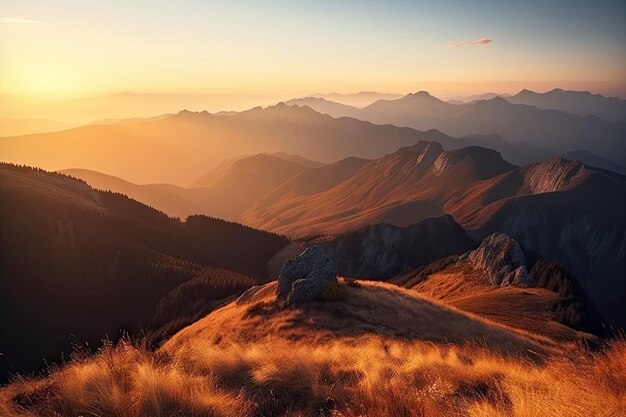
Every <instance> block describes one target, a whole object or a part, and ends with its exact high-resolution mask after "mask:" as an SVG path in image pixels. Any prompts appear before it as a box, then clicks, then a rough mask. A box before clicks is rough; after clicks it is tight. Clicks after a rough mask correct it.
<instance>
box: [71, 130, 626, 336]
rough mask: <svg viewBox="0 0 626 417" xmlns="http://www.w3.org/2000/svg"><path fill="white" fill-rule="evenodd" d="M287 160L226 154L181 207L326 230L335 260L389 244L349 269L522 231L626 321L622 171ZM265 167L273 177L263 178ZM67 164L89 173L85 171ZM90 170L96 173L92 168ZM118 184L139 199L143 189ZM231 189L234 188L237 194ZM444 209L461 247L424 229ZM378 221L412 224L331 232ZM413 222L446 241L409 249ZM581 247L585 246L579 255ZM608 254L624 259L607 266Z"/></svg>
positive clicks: (446, 161)
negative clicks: (624, 311)
mask: <svg viewBox="0 0 626 417" xmlns="http://www.w3.org/2000/svg"><path fill="white" fill-rule="evenodd" d="M287 162H288V163H287V164H286V161H284V160H281V159H280V158H278V157H272V156H268V155H256V156H250V157H245V158H241V159H239V160H238V161H237V162H235V163H231V162H229V163H230V169H229V170H227V171H225V172H226V173H224V172H223V171H221V168H220V169H218V172H221V174H219V175H215V176H214V177H215V179H214V182H213V183H212V185H211V186H209V187H194V188H189V189H183V188H178V189H177V193H178V195H179V198H181V199H182V200H186V201H195V202H196V203H195V205H193V204H188V205H187V206H186V207H185V206H184V204H183V205H182V207H183V210H184V213H182V214H185V215H186V214H192V210H194V209H195V210H202V211H200V213H203V214H207V215H213V216H216V215H220V214H223V213H231V214H230V216H226V218H228V219H231V220H235V221H239V222H243V223H245V224H248V225H250V226H253V227H257V228H260V229H264V230H270V231H273V232H277V233H284V234H288V235H290V236H292V237H296V238H298V239H305V240H308V239H312V238H316V237H318V236H328V237H331V238H332V239H331V240H332V241H333V242H335V243H333V245H332V246H333V248H334V249H332V250H331V253H336V255H337V256H338V259H342V256H343V255H341V254H342V253H343V252H342V251H341V249H339V248H340V247H341V245H342V244H341V243H340V242H341V241H342V240H341V239H348V240H347V242H350V241H355V240H356V241H357V242H362V243H361V244H362V245H366V246H367V247H370V246H371V247H372V248H375V247H381V248H387V249H386V251H387V252H386V253H388V254H389V255H382V254H378V255H377V256H375V257H373V259H379V260H380V262H381V265H380V266H379V267H378V268H373V267H371V266H367V265H369V262H371V261H370V258H369V257H368V256H366V255H365V254H367V253H369V252H368V251H367V250H365V249H364V247H363V246H359V245H361V244H359V245H357V246H358V247H360V248H361V249H360V250H358V251H349V253H351V254H352V257H351V258H350V257H348V258H346V260H345V262H346V264H345V265H352V264H353V263H354V262H357V264H358V265H360V266H359V267H358V268H357V267H349V268H348V267H347V268H348V269H346V270H345V271H344V272H350V273H352V274H356V273H359V276H372V277H373V276H376V277H379V278H381V277H393V276H395V275H397V274H402V273H406V272H408V271H409V270H410V269H411V268H416V267H419V266H423V265H424V264H426V263H428V262H430V261H434V260H436V259H437V258H439V257H445V256H448V255H453V254H458V251H459V250H460V249H463V248H467V246H468V245H469V243H466V244H465V246H463V245H461V246H458V245H460V244H461V242H463V241H464V239H465V241H466V242H469V241H471V242H473V244H476V242H477V239H481V238H482V237H484V236H487V235H489V234H491V233H494V232H504V233H507V234H508V235H510V236H512V237H513V238H515V239H516V240H518V241H519V242H520V244H521V245H522V246H523V247H524V248H525V250H527V251H529V253H530V255H529V256H531V257H532V256H537V257H541V258H543V259H547V260H555V261H558V262H559V264H561V265H562V266H563V267H565V268H566V269H567V270H568V271H570V272H571V273H572V275H573V276H575V277H576V279H577V280H578V282H579V284H580V286H581V287H582V288H583V289H584V291H585V293H587V294H588V296H589V299H590V300H591V303H593V305H594V308H597V310H598V311H599V314H600V315H601V316H602V317H603V320H605V322H606V323H610V324H612V325H615V326H623V325H624V323H623V321H622V318H620V315H619V314H618V312H619V305H620V303H621V301H620V300H622V299H623V298H624V294H625V291H626V288H624V286H623V282H622V281H621V280H620V278H619V277H620V274H622V273H626V271H624V270H623V268H621V267H620V266H619V265H623V264H624V263H625V262H624V260H625V259H626V253H625V252H624V250H623V248H624V242H625V239H626V235H625V234H624V230H625V229H626V218H625V215H624V213H623V211H622V210H621V209H620V202H622V201H626V179H625V177H623V176H621V175H619V174H616V173H613V172H611V171H606V170H602V169H598V168H592V167H588V166H586V165H584V164H582V163H580V162H577V161H569V160H565V159H560V158H557V159H553V160H549V161H544V162H539V163H534V164H529V165H526V166H522V167H517V166H515V165H513V164H510V163H508V162H507V161H505V160H504V159H503V158H502V157H501V155H500V154H499V153H497V152H495V151H493V150H490V149H487V148H482V147H476V146H473V147H465V148H460V149H455V150H445V149H444V148H443V147H442V146H441V145H440V144H439V143H437V142H424V141H422V142H418V143H417V144H415V145H412V146H409V147H404V148H401V149H400V150H398V151H396V152H393V153H390V154H388V155H386V156H384V157H382V158H378V159H373V160H366V159H361V158H354V157H353V158H347V159H344V160H341V161H338V162H335V163H333V164H327V165H323V166H319V167H311V166H310V164H309V166H305V165H299V167H298V168H297V169H295V170H292V169H291V168H290V169H289V170H283V169H282V168H281V167H284V166H289V167H292V164H293V162H291V161H287ZM244 167H245V169H242V168H244ZM268 172H271V173H272V175H271V176H269V179H263V177H264V176H265V175H267V173H268ZM69 173H72V174H74V175H79V176H81V175H80V174H81V173H80V172H76V171H69ZM281 173H282V174H284V175H282V176H281V175H279V174H281ZM247 174H250V175H251V176H252V177H254V178H255V180H254V181H253V180H251V179H250V178H251V177H250V176H247ZM206 177H207V176H206V175H205V178H206ZM209 177H210V175H209ZM82 178H83V179H86V180H88V181H89V178H88V177H87V176H86V175H82ZM220 181H223V182H220ZM262 184H265V185H266V186H262ZM94 185H95V184H94ZM248 185H252V187H251V189H248V188H246V187H248ZM96 186H99V185H96ZM107 186H109V187H113V186H115V184H114V183H108V184H107ZM139 187H149V186H139ZM161 187H165V188H163V189H164V190H165V189H167V188H166V187H167V186H161ZM169 187H171V186H169ZM211 187H213V188H211ZM112 189H113V190H115V191H119V192H127V193H129V195H130V196H132V197H133V198H138V199H140V200H141V198H142V195H141V193H140V192H138V191H137V190H129V189H121V188H119V189H115V188H112ZM228 190H230V194H234V196H235V197H230V196H229V192H228ZM241 190H244V196H245V197H242V195H241V194H240V191H241ZM246 190H247V191H246ZM220 193H221V194H220ZM181 196H193V198H191V197H184V198H183V197H181ZM146 202H147V203H149V204H151V205H154V206H155V207H157V208H159V209H162V210H165V209H166V208H167V207H169V206H167V205H166V204H161V203H160V202H159V198H157V197H154V198H153V199H152V200H150V201H146ZM231 202H236V204H234V205H233V204H231ZM444 215H449V216H451V217H449V219H450V220H451V221H452V222H453V224H455V225H456V226H455V227H457V228H458V229H459V230H462V233H461V235H459V236H457V237H456V238H454V239H452V241H454V242H455V245H456V246H455V245H451V242H450V240H449V239H450V236H452V235H455V233H453V230H455V229H454V227H452V228H451V229H450V228H447V227H444V228H443V229H442V231H440V232H437V231H436V230H438V229H437V228H434V229H433V227H430V226H429V227H426V225H427V224H429V223H424V224H423V225H422V226H421V227H422V228H421V229H420V228H417V229H415V228H416V227H417V226H415V225H416V224H420V222H423V221H427V220H428V219H429V218H432V217H439V216H444ZM181 217H184V216H181ZM381 223H385V224H389V225H393V226H395V227H399V228H408V229H406V230H405V231H401V230H398V231H394V230H390V229H388V228H383V229H382V230H383V232H375V231H374V229H371V230H370V229H368V230H366V231H364V232H362V233H363V235H362V236H361V237H359V238H354V237H352V238H348V237H345V238H341V239H338V240H337V239H335V238H334V237H335V236H342V235H343V234H345V233H353V231H355V230H359V229H361V228H367V227H370V226H371V225H376V224H381ZM433 224H437V223H433ZM443 224H444V225H446V224H447V223H445V222H444V223H443ZM407 230H408V231H407ZM411 230H423V231H422V232H420V234H419V235H420V236H422V237H424V236H429V241H432V242H436V241H437V239H439V240H440V241H441V242H442V243H441V244H440V246H437V245H434V243H433V245H434V246H429V248H428V250H430V251H434V252H432V253H431V254H430V255H428V254H425V255H424V256H423V257H416V256H413V255H415V253H416V250H417V249H409V248H413V247H414V246H411V245H414V243H411V242H413V239H415V237H413V236H415V234H414V232H411ZM372 233H373V235H372ZM430 234H432V235H430ZM365 236H370V237H369V238H365ZM372 236H374V237H376V239H378V240H376V239H374V237H372ZM392 236H396V238H397V239H398V240H397V241H395V240H394V239H392V238H391V237H392ZM461 236H466V237H461ZM467 239H469V240H467ZM365 242H370V243H365ZM345 245H347V247H350V246H351V244H348V243H345ZM572 247H576V248H577V250H576V251H575V253H574V252H572V250H571V248H572ZM435 248H441V249H437V250H435ZM335 251H337V252H335ZM404 251H410V252H407V253H411V254H413V255H411V256H409V255H407V256H406V257H404V258H407V259H410V263H409V264H403V262H405V261H403V260H402V259H403V255H401V254H402V253H404ZM357 253H360V254H359V255H358V256H357ZM363 256H366V258H363ZM607 257H610V258H611V259H614V260H615V261H616V265H617V266H616V265H607V264H606V263H605V262H604V259H606V258H607ZM383 260H386V261H383ZM342 262H343V261H342ZM396 263H397V264H398V265H400V266H398V265H396ZM340 265H343V264H341V263H340ZM402 265H404V266H402ZM355 268H356V269H355Z"/></svg>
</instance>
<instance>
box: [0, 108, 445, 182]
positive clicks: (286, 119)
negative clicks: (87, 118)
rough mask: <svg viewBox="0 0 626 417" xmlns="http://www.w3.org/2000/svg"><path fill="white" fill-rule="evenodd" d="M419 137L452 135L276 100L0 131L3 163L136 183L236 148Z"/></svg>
mask: <svg viewBox="0 0 626 417" xmlns="http://www.w3.org/2000/svg"><path fill="white" fill-rule="evenodd" d="M425 139H428V140H449V141H452V142H453V141H454V139H452V138H448V137H447V136H446V135H444V134H442V133H441V132H438V131H428V132H420V131H416V130H413V129H406V128H398V127H395V126H390V125H387V126H377V125H373V124H371V123H368V122H363V121H359V120H355V119H349V118H343V119H333V118H332V117H330V116H327V115H322V114H320V113H317V112H316V111H314V110H312V109H311V108H309V107H292V106H287V105H285V104H279V105H276V106H273V107H268V108H265V109H263V108H260V107H258V108H254V109H251V110H249V111H245V112H241V113H238V114H236V115H223V116H215V115H212V114H210V113H207V112H200V113H194V112H189V111H182V112H180V113H178V114H176V115H169V116H164V117H158V118H154V119H148V120H133V121H126V122H124V121H123V122H119V123H114V124H106V125H90V126H83V127H79V128H76V129H71V130H67V131H63V132H54V133H47V134H39V135H27V136H21V137H12V138H0V147H2V153H3V159H4V160H5V161H7V162H15V163H27V164H30V165H36V166H39V167H42V168H47V169H52V170H59V169H68V168H83V169H90V170H94V171H99V172H105V173H107V174H110V175H114V176H118V177H121V178H124V179H125V180H128V181H131V182H134V183H139V184H141V183H171V184H176V185H180V186H187V185H189V184H191V183H192V182H193V181H195V180H197V179H198V178H200V177H201V176H202V175H205V174H206V173H207V172H208V171H209V170H210V169H212V168H213V167H215V166H216V165H217V164H218V163H219V162H221V161H223V160H224V159H227V158H232V157H236V156H239V155H249V154H255V153H261V152H263V153H268V152H269V153H272V152H286V153H291V154H298V155H301V156H303V157H305V158H308V159H312V160H315V161H321V162H324V163H328V162H334V161H337V160H339V159H342V158H346V157H350V156H358V157H363V158H375V157H380V156H382V155H384V154H386V153H389V152H392V151H394V150H396V149H398V148H399V147H402V146H407V145H411V144H414V143H416V142H417V141H419V140H425ZM59 149H71V150H72V152H58V150H59ZM138 161H141V163H140V164H139V163H138ZM165 167H167V168H165Z"/></svg>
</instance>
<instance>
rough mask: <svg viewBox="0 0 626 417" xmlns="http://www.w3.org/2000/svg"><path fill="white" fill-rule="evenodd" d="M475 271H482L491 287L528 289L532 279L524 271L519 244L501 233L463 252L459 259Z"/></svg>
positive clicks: (522, 256) (523, 260)
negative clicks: (473, 248)
mask: <svg viewBox="0 0 626 417" xmlns="http://www.w3.org/2000/svg"><path fill="white" fill-rule="evenodd" d="M459 261H460V262H467V263H469V264H471V265H472V266H473V267H474V268H475V269H478V270H480V271H483V272H484V273H485V274H486V277H487V280H488V281H489V283H491V284H493V285H502V286H504V285H515V286H520V287H529V286H532V285H534V281H533V278H532V277H531V276H530V274H529V273H528V270H527V269H526V258H525V257H524V252H522V248H520V245H519V243H517V241H515V240H514V239H513V238H511V237H510V236H507V235H505V234H503V233H494V234H492V235H489V236H487V237H486V238H485V239H484V240H483V241H482V242H481V244H480V246H479V247H478V249H475V250H473V251H469V252H465V253H464V254H463V255H461V256H460V257H459Z"/></svg>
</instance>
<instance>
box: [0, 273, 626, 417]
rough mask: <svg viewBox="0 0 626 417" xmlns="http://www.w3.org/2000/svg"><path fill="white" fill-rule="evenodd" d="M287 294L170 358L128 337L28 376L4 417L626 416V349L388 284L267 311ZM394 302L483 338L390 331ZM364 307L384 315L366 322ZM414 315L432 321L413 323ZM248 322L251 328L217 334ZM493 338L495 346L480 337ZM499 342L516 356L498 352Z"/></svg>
mask: <svg viewBox="0 0 626 417" xmlns="http://www.w3.org/2000/svg"><path fill="white" fill-rule="evenodd" d="M273 288H274V287H273V286H272V285H269V286H266V287H265V288H264V289H262V290H260V291H259V292H258V293H257V294H256V295H255V296H254V297H252V298H251V299H249V300H247V301H246V302H245V303H240V304H239V305H238V304H236V303H231V304H229V305H228V306H226V307H224V308H222V309H220V310H218V311H216V312H214V313H212V314H210V315H209V316H207V317H206V318H205V319H203V320H201V321H199V322H197V323H196V324H194V325H192V326H190V327H188V328H186V329H184V330H182V331H181V332H179V333H178V334H177V335H176V336H175V337H174V338H173V339H172V340H170V341H169V342H168V343H166V344H165V345H164V346H163V347H162V348H161V349H159V350H157V351H156V352H148V351H145V350H144V349H142V348H140V347H137V346H133V345H132V344H131V343H128V342H122V343H120V344H119V345H118V346H111V345H108V346H106V347H105V348H104V349H102V350H101V351H100V352H99V353H97V354H96V355H92V356H89V355H85V356H83V357H81V358H78V359H76V360H75V361H74V362H73V363H70V364H68V365H66V366H64V367H62V368H60V369H58V370H55V371H53V372H52V373H51V374H50V375H49V376H48V377H46V378H41V379H22V380H17V381H15V382H14V383H13V384H11V385H8V386H6V387H4V388H0V415H2V416H5V415H6V416H13V415H15V416H119V417H135V416H137V417H139V416H159V417H170V416H220V417H229V416H238V417H239V416H241V417H266V416H290V417H292V416H293V417H296V416H301V417H305V416H306V417H308V416H311V417H313V416H335V417H339V416H344V417H357V416H360V417H366V416H367V417H378V416H390V417H401V416H402V417H405V416H408V417H411V416H424V417H429V416H469V417H473V416H476V417H479V416H480V417H483V416H503V417H504V416H506V417H518V416H519V417H527V416H528V417H530V416H557V417H558V416H563V417H565V416H567V417H576V416H580V417H582V416H585V417H587V416H607V417H609V416H611V417H613V416H615V417H617V416H620V415H623V414H620V413H623V410H625V409H626V341H614V342H612V343H610V344H608V345H607V346H605V348H604V349H603V350H601V351H597V352H591V351H589V350H587V349H585V348H583V347H580V346H579V347H576V348H571V349H569V350H559V349H554V348H553V347H552V346H547V347H544V348H542V346H541V345H538V344H537V343H536V342H535V341H525V340H523V339H520V336H519V335H517V334H515V333H509V332H508V331H507V330H506V328H504V327H490V326H489V323H488V322H481V321H471V322H466V321H460V320H461V319H460V318H458V317H457V318H456V319H455V315H462V313H460V312H457V311H455V310H446V309H445V307H443V306H438V305H435V304H431V303H429V302H428V301H427V300H421V299H419V298H411V297H409V292H406V293H405V292H402V291H399V292H397V293H396V292H393V291H395V290H392V289H391V287H388V286H386V285H382V284H365V283H364V284H363V285H362V286H361V287H359V288H352V287H350V288H348V298H347V299H346V300H343V301H338V302H335V303H313V304H311V305H308V306H306V307H302V308H299V309H288V310H277V311H270V310H268V308H269V307H268V306H267V305H265V304H263V303H264V302H266V301H267V300H268V299H271V297H272V296H271V292H272V291H271V290H272V289H273ZM374 295H377V297H374ZM398 296H405V297H407V298H398ZM392 299H396V304H394V305H395V306H397V307H398V308H397V309H396V316H397V319H398V325H399V326H404V327H407V326H408V327H409V328H410V331H411V332H418V333H419V331H422V330H423V331H425V330H426V329H425V327H426V326H434V324H433V322H432V321H431V318H429V317H430V316H432V315H433V314H435V312H436V311H435V310H436V309H439V310H441V311H440V314H441V316H440V317H444V318H447V319H449V320H451V321H452V325H453V326H457V327H467V328H468V329H467V333H466V334H467V335H468V336H472V337H468V339H467V340H469V341H470V342H464V341H460V340H459V341H455V340H445V339H444V338H443V336H444V335H443V334H442V335H440V336H441V338H440V339H436V337H435V334H436V333H437V332H440V331H442V330H443V328H441V329H433V330H432V331H431V333H427V334H425V337H424V338H422V337H420V335H415V336H414V337H406V335H404V336H403V335H402V334H401V333H394V332H393V331H390V329H384V328H382V327H384V326H388V325H390V322H387V321H385V320H387V319H388V317H387V316H389V315H391V314H392V313H390V312H389V311H386V310H384V309H383V305H382V304H384V303H388V302H390V300H392ZM366 302H369V303H370V304H371V305H369V307H368V306H367V305H366V304H364V303H366ZM259 303H261V305H259ZM381 303H382V304H381ZM357 306H360V308H361V309H362V310H364V311H365V310H368V311H370V312H369V313H364V312H362V314H361V315H360V316H355V315H356V314H357V313H358V312H356V311H353V310H354V309H356V307H357ZM340 308H341V309H343V310H342V311H343V313H344V314H345V315H346V316H347V318H345V321H341V320H339V317H338V316H337V314H339V309H340ZM258 309H261V310H262V311H261V313H259V311H257V310H258ZM400 310H406V311H404V312H402V311H400ZM323 311H330V312H332V314H333V315H334V316H333V317H335V319H336V320H337V321H339V324H336V325H335V326H334V327H333V326H325V327H324V326H322V324H323V323H322V320H329V319H330V317H326V316H324V315H323ZM407 311H408V312H407ZM259 314H261V315H260V316H259ZM413 314H421V315H423V320H424V322H425V324H423V325H421V326H420V325H414V326H412V327H411V326H409V323H410V322H411V321H412V320H413V321H415V320H416V317H415V316H413ZM377 316H379V317H378V320H379V321H378V322H374V321H373V320H374V317H377ZM259 317H261V318H262V320H259ZM298 317H299V318H300V319H301V320H300V321H297V322H294V321H293V319H295V318H298ZM463 317H466V318H467V319H471V317H470V316H463ZM235 319H238V320H239V324H240V328H238V329H228V328H226V327H222V328H214V327H213V326H216V325H219V324H221V325H223V326H226V325H232V324H235V321H234V320H235ZM358 320H360V321H362V322H368V321H370V323H369V324H368V325H364V326H365V327H363V328H361V329H360V330H359V332H358V333H351V332H349V331H348V329H347V328H342V326H353V325H354V324H355V323H357V322H358ZM455 320H456V321H455ZM381 323H382V324H381ZM368 326H373V327H371V328H370V327H368ZM376 326H379V330H378V331H375V328H376ZM255 327H256V328H257V330H258V331H257V332H254V328H255ZM264 328H269V329H270V330H271V332H269V333H266V332H264V331H262V329H264ZM368 329H369V330H368ZM392 330H393V329H392ZM396 330H399V329H396ZM298 332H300V335H299V336H298ZM479 332H484V333H489V332H493V334H492V335H491V337H492V338H490V337H486V338H485V339H484V340H483V341H482V342H480V341H479V340H478V339H476V338H475V337H474V336H475V335H476V334H478V333H479ZM454 333H456V337H460V336H461V333H460V330H459V329H458V328H457V329H453V330H452V334H454ZM409 334H410V333H409ZM332 335H334V337H331V336H332ZM494 335H497V336H498V337H500V338H501V339H502V340H503V343H504V345H505V346H508V348H510V349H495V348H494V346H493V345H492V344H493V343H495V342H494V339H493V336H494ZM507 338H508V339H507ZM453 339H454V338H453ZM533 347H534V348H537V351H533V352H529V350H530V349H531V348H533Z"/></svg>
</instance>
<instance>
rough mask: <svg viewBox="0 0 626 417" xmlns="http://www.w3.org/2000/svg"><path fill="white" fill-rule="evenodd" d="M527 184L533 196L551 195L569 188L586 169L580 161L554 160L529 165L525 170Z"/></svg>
mask: <svg viewBox="0 0 626 417" xmlns="http://www.w3.org/2000/svg"><path fill="white" fill-rule="evenodd" d="M525 171H526V172H525V175H526V182H527V184H528V186H529V187H530V192H531V193H532V194H539V193H550V192H555V191H562V190H565V189H567V188H569V187H570V186H571V185H572V183H573V182H576V179H578V178H579V177H580V176H582V175H584V173H585V171H586V170H585V167H584V165H583V164H581V163H580V162H578V161H568V160H566V159H561V158H557V159H552V160H550V161H545V162H540V163H538V164H533V165H529V166H528V167H526V169H525Z"/></svg>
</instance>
